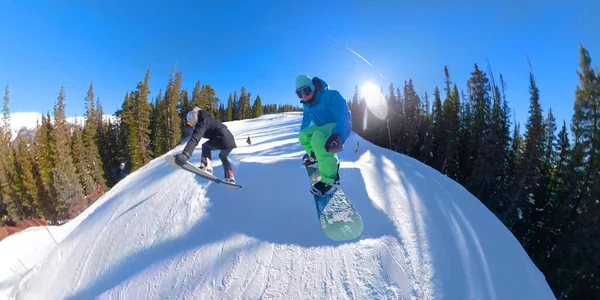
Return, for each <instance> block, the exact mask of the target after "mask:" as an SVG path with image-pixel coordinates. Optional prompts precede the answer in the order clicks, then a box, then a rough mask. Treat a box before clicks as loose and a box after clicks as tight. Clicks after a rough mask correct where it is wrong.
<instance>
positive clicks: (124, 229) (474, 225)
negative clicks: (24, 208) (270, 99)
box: [0, 113, 554, 299]
mask: <svg viewBox="0 0 600 300" xmlns="http://www.w3.org/2000/svg"><path fill="white" fill-rule="evenodd" d="M300 121H301V115H299V114H297V113H287V114H277V115H267V116H263V117H261V118H258V119H252V120H243V121H234V122H229V123H227V125H228V127H229V128H230V129H231V130H232V132H233V133H234V136H235V137H236V141H237V145H238V148H236V149H235V150H234V151H233V152H232V153H231V155H230V157H231V160H232V162H233V165H234V170H235V171H236V179H237V180H238V183H240V184H242V185H244V187H243V188H242V189H239V190H233V189H229V188H226V187H223V186H220V185H217V184H214V183H211V182H208V181H206V180H204V179H202V178H200V177H196V176H194V175H193V174H191V173H189V172H186V171H183V170H178V169H175V168H173V167H171V166H170V165H168V164H167V163H166V162H165V161H164V159H163V158H164V156H163V157H159V158H157V159H155V160H153V161H152V162H150V163H149V164H148V165H146V166H144V167H143V168H141V169H140V170H138V171H136V172H134V173H132V174H130V175H129V176H127V177H126V178H125V179H123V180H122V181H121V182H119V183H118V184H117V185H116V186H115V187H113V188H112V189H111V190H110V191H109V192H108V193H106V194H105V195H104V196H103V197H101V198H100V199H99V200H98V201H97V202H95V203H94V205H93V206H92V207H90V208H88V209H87V210H86V211H85V212H84V213H83V214H82V215H80V216H78V217H77V218H75V219H74V220H72V221H70V222H69V223H67V224H65V225H62V226H59V227H52V228H50V230H51V232H52V233H53V235H54V234H55V233H56V236H55V239H57V242H58V244H55V243H54V241H53V240H52V239H50V238H48V236H49V234H48V233H47V231H46V230H45V228H36V229H30V230H27V231H25V232H22V233H19V234H16V235H13V236H11V237H9V238H7V239H5V240H3V241H2V242H0V263H1V267H0V297H2V296H4V297H6V298H8V299H92V298H100V299H115V298H118V299H262V298H265V299H407V298H411V299H413V298H416V299H554V296H553V294H552V292H551V290H550V288H549V286H548V284H547V282H546V280H545V279H544V276H543V274H542V273H541V272H540V271H539V270H538V269H537V268H536V266H535V265H534V264H533V263H532V262H531V260H530V259H529V257H528V256H527V254H526V253H525V251H524V250H523V248H522V247H521V246H520V244H519V243H518V241H517V240H516V239H515V238H514V236H513V235H512V234H511V233H510V232H509V231H508V230H507V229H506V228H505V227H504V226H503V225H502V223H501V222H500V221H499V220H498V219H497V218H496V217H495V216H494V215H493V214H492V213H491V212H490V211H488V210H487V209H486V207H485V206H484V205H483V204H481V203H480V201H479V200H477V199H476V198H475V197H474V196H472V195H471V194H470V193H468V192H467V191H466V190H465V189H464V188H463V187H461V186H460V185H459V184H457V183H455V182H454V181H452V180H450V179H449V178H447V177H446V176H444V175H442V174H440V173H438V172H437V171H435V170H433V169H431V168H430V167H428V166H426V165H424V164H422V163H420V162H418V161H417V160H414V159H412V158H410V157H407V156H404V155H401V154H398V153H395V152H393V151H389V150H387V149H382V148H380V147H377V146H375V145H373V144H371V143H369V142H367V141H366V140H364V139H362V138H360V137H359V136H357V135H355V134H352V135H351V136H350V138H349V139H348V141H347V142H346V150H345V151H343V152H342V153H340V159H341V162H342V163H341V168H340V174H341V180H342V188H343V190H344V191H345V192H346V194H348V196H349V197H350V199H351V201H352V202H353V203H354V205H355V206H356V208H357V209H358V210H359V211H360V214H361V215H362V218H363V222H364V230H363V235H362V236H361V237H360V238H359V239H357V240H353V241H349V242H334V241H331V240H329V239H327V238H326V237H325V236H324V235H323V233H322V231H321V228H320V226H319V224H318V221H317V213H316V210H315V204H314V201H313V197H312V195H311V194H310V193H309V191H308V178H307V176H306V172H305V170H304V168H303V167H302V165H301V164H300V158H301V156H302V154H303V152H302V148H301V146H300V145H299V144H298V141H297V134H298V131H299V129H300ZM248 136H250V138H251V140H252V145H247V144H246V143H245V140H246V138H247V137H248ZM357 141H360V149H359V151H358V152H357V153H355V152H354V147H355V145H356V142H357ZM183 147H184V144H181V145H179V146H177V147H176V148H175V149H173V150H172V151H170V152H169V153H167V154H165V155H174V154H176V153H178V152H180V151H181V150H182V148H183ZM213 157H214V158H215V160H214V162H215V174H217V175H219V176H222V174H221V173H222V167H221V164H220V161H219V160H218V158H217V153H214V154H213ZM199 161H200V147H198V148H197V149H196V152H194V155H193V156H192V158H191V162H192V163H194V164H198V163H199ZM44 232H46V233H44ZM38 245H39V246H40V247H36V246H38ZM32 248H35V249H36V250H35V251H34V250H33V249H32ZM28 252H36V253H38V254H35V253H33V254H32V253H28ZM42 257H43V259H42ZM19 260H20V261H22V262H23V264H24V265H21V263H19ZM37 260H39V262H38V263H37V264H36V261H37Z"/></svg>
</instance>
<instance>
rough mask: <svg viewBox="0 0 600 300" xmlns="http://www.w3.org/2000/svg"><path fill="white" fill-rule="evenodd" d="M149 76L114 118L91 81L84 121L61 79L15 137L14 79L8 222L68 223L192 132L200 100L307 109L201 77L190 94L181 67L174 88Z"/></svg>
mask: <svg viewBox="0 0 600 300" xmlns="http://www.w3.org/2000/svg"><path fill="white" fill-rule="evenodd" d="M149 80H150V70H148V71H147V72H146V75H145V77H144V79H143V80H142V81H140V82H138V84H137V86H136V88H135V89H134V90H132V91H128V92H126V93H125V96H124V100H123V103H122V105H121V107H120V109H119V110H117V111H116V112H115V113H114V118H104V117H103V116H104V113H103V108H102V104H101V102H100V100H99V98H97V97H96V96H95V94H94V86H93V83H91V84H90V86H89V89H88V92H87V95H86V97H85V98H84V101H85V105H86V111H85V114H84V122H83V124H78V123H76V124H71V123H68V122H67V118H66V116H65V101H66V91H65V87H64V86H61V87H60V91H59V94H58V97H57V99H56V101H55V104H54V109H53V112H52V115H51V114H50V112H49V111H48V112H46V113H45V114H43V115H42V117H41V120H40V121H39V122H38V124H37V126H36V129H35V131H34V133H33V134H26V133H25V132H21V131H20V132H19V133H18V134H17V136H16V138H14V139H13V137H12V132H11V127H10V110H9V100H10V89H9V86H6V89H5V93H4V105H3V118H2V124H0V125H2V126H1V127H0V220H1V222H0V225H15V224H18V223H19V222H20V221H21V220H23V219H29V218H39V217H43V218H44V219H46V220H47V221H48V222H49V223H51V224H60V223H61V222H63V221H65V220H68V219H69V218H72V217H73V216H75V215H77V214H78V213H80V212H81V211H83V210H84V209H85V208H87V207H88V206H89V204H91V203H92V202H93V201H95V200H96V199H97V198H99V197H100V196H101V195H102V194H103V193H104V192H105V191H106V190H108V189H109V188H110V187H112V186H114V185H115V184H116V183H117V182H119V181H120V180H121V179H122V178H123V177H124V176H125V174H128V173H130V172H133V171H135V170H137V169H139V168H140V167H142V166H144V165H145V164H146V163H148V162H149V161H150V160H152V159H153V158H155V157H158V156H161V155H162V154H164V153H166V152H167V151H169V150H170V149H172V148H173V147H175V146H176V145H177V144H178V143H179V142H180V141H181V140H182V138H184V137H185V136H186V135H189V134H190V133H191V128H190V127H189V126H187V125H186V115H187V113H188V112H189V111H190V110H192V108H193V107H195V106H198V107H200V108H201V109H203V110H206V111H208V112H210V114H211V116H212V117H213V118H215V119H217V120H220V121H222V122H226V121H235V120H243V119H249V118H256V117H259V116H261V115H262V114H271V113H278V112H285V111H297V110H299V108H298V107H295V106H291V105H276V104H268V105H263V104H262V100H261V98H260V96H259V95H257V96H256V97H255V98H254V101H251V99H252V94H251V93H250V92H248V91H247V90H246V88H245V87H242V88H241V90H240V91H239V93H238V91H234V92H233V93H230V94H229V98H228V100H227V103H226V104H225V103H222V101H221V100H220V99H219V98H218V97H217V96H216V92H215V90H214V88H213V87H212V86H211V85H210V84H200V81H197V82H196V84H195V86H194V89H193V90H192V93H191V94H190V93H189V92H188V90H187V89H183V88H182V87H181V80H182V73H181V72H176V69H175V68H174V69H173V71H172V73H171V76H170V78H169V81H168V83H167V86H166V88H165V89H164V90H163V89H162V88H160V89H159V90H158V94H157V95H156V97H154V98H153V99H151V98H150V87H149V83H148V82H149ZM163 91H164V92H163ZM186 126H187V127H186Z"/></svg>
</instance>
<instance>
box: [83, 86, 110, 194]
mask: <svg viewBox="0 0 600 300" xmlns="http://www.w3.org/2000/svg"><path fill="white" fill-rule="evenodd" d="M85 100H86V113H85V126H84V128H83V136H82V145H83V149H82V150H83V153H81V154H82V158H83V161H82V162H81V164H82V166H83V167H84V169H82V170H80V172H82V173H86V174H89V176H90V178H91V179H92V181H91V182H92V183H93V184H92V185H91V186H89V185H88V182H86V184H84V185H83V188H84V193H85V194H86V195H89V194H90V193H91V192H92V191H93V190H94V188H95V187H96V186H97V185H99V186H100V187H102V189H105V188H106V182H105V180H104V176H103V175H104V172H103V169H102V160H101V158H100V150H99V149H98V140H99V139H98V124H99V121H100V122H101V119H100V120H98V115H97V114H96V111H95V107H94V86H93V85H92V83H90V87H89V89H88V93H87V97H86V98H85ZM100 118H102V117H101V116H100ZM100 124H101V123H100ZM80 174H81V173H80ZM86 176H87V175H86ZM84 179H86V178H82V184H83V180H84ZM90 188H91V189H90Z"/></svg>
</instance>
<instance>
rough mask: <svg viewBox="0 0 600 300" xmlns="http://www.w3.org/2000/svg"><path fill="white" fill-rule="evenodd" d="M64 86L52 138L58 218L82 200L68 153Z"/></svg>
mask: <svg viewBox="0 0 600 300" xmlns="http://www.w3.org/2000/svg"><path fill="white" fill-rule="evenodd" d="M64 101H65V88H64V86H61V88H60V92H59V96H58V98H57V102H56V104H55V105H54V122H55V124H54V130H52V137H51V138H52V139H53V140H54V142H55V143H56V144H55V147H56V161H55V164H54V166H53V168H52V186H51V192H52V195H53V196H54V198H55V201H56V202H55V205H56V210H57V212H58V213H59V218H61V219H63V218H68V217H69V216H70V212H69V210H70V209H71V208H72V207H76V206H78V205H79V204H80V203H81V201H83V189H82V187H81V184H80V183H79V180H78V177H77V173H76V171H75V166H74V165H73V159H72V158H71V153H70V148H71V147H70V144H71V139H70V133H69V128H68V127H67V120H66V116H65V104H64Z"/></svg>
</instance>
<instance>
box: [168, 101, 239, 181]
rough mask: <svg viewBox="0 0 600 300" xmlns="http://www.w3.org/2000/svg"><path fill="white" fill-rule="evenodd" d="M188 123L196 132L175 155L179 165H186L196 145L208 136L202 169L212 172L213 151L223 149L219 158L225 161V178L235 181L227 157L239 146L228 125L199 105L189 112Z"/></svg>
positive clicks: (204, 148) (202, 158) (203, 151)
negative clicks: (211, 115)
mask: <svg viewBox="0 0 600 300" xmlns="http://www.w3.org/2000/svg"><path fill="white" fill-rule="evenodd" d="M187 124H188V125H189V126H191V127H194V132H193V133H192V136H191V137H190V140H189V141H188V142H187V144H186V145H185V148H184V149H183V151H182V152H181V153H180V154H177V155H175V163H176V164H177V165H179V166H182V165H184V164H185V163H186V162H187V161H188V159H189V158H190V156H191V155H192V153H193V152H194V149H195V148H196V146H198V143H199V142H200V140H201V139H202V138H206V139H208V141H206V142H204V144H202V156H201V160H200V166H199V168H200V170H202V171H205V172H207V173H210V174H212V173H213V167H212V153H211V151H212V150H221V152H219V158H220V159H221V162H222V163H223V172H224V173H225V180H226V181H228V182H232V183H235V178H234V176H233V170H232V169H231V163H230V162H229V160H228V159H227V156H228V155H229V153H231V150H233V149H234V148H237V145H236V144H235V139H234V138H233V135H232V134H231V131H229V129H227V126H225V125H224V124H223V123H221V122H219V121H217V120H215V119H213V118H211V117H210V115H209V114H208V112H207V111H204V110H201V109H200V108H198V107H194V109H193V110H192V111H190V112H189V113H188V114H187Z"/></svg>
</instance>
